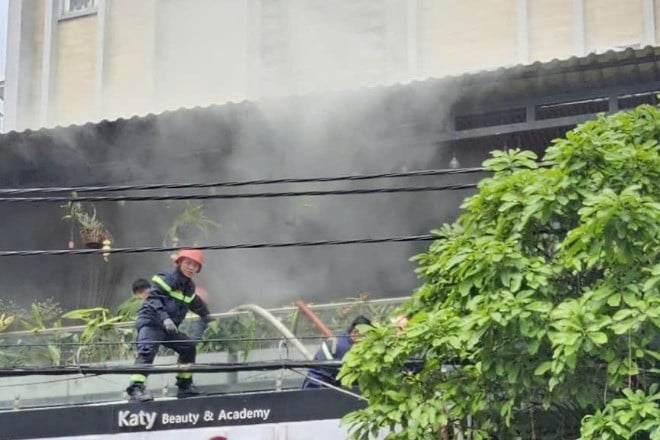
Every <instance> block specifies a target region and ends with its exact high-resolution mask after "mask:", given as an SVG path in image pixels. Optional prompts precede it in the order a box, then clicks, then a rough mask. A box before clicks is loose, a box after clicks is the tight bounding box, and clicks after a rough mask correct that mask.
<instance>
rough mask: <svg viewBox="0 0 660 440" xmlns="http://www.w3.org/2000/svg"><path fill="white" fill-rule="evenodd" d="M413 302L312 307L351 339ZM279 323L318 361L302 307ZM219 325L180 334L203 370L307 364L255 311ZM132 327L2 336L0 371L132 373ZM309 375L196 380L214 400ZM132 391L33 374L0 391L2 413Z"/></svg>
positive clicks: (166, 384)
mask: <svg viewBox="0 0 660 440" xmlns="http://www.w3.org/2000/svg"><path fill="white" fill-rule="evenodd" d="M406 299H407V298H388V299H377V300H350V301H345V302H339V303H328V304H309V305H308V307H309V309H311V310H312V311H313V312H314V314H315V315H316V316H318V317H319V318H320V320H321V321H322V322H323V323H324V324H325V325H326V326H327V327H328V328H329V329H330V330H331V331H332V332H333V333H334V334H338V333H343V332H345V331H346V329H347V328H348V326H349V325H350V322H351V321H352V320H353V319H354V318H355V317H356V316H358V315H364V316H367V317H368V318H370V319H371V320H373V321H374V322H385V321H386V320H388V319H389V317H390V316H391V315H392V313H393V312H394V310H395V309H396V308H397V307H398V306H399V305H400V304H401V303H402V302H403V301H405V300H406ZM268 312H269V314H270V315H272V316H273V317H274V318H275V319H276V320H277V321H278V322H279V323H281V324H282V325H283V326H284V327H286V329H288V330H289V331H290V333H292V334H293V335H294V336H295V338H296V339H297V340H298V341H299V342H300V344H301V345H302V346H304V347H305V348H306V350H307V352H308V353H311V354H313V353H315V352H316V350H317V349H318V347H319V345H320V343H321V341H322V340H323V339H324V338H325V336H324V335H323V334H322V333H321V331H320V330H319V329H318V328H317V327H316V326H315V325H314V324H313V323H312V321H311V320H310V319H309V318H308V317H307V316H306V315H305V314H304V313H303V312H302V311H301V310H300V309H299V308H297V307H293V306H291V307H281V308H276V309H269V310H268ZM212 316H213V318H215V320H214V321H213V322H212V323H211V324H210V325H209V327H208V328H207V329H206V331H205V332H204V334H203V335H200V328H199V321H198V320H197V318H196V317H194V316H191V317H190V319H186V321H184V323H183V325H182V331H184V332H185V333H187V334H188V335H189V336H191V337H193V338H199V340H200V342H199V344H198V358H197V362H198V363H200V364H201V363H205V364H210V363H227V362H232V363H234V362H239V363H240V362H250V363H254V362H270V361H282V360H304V359H305V356H304V355H303V354H302V353H301V351H300V349H298V348H296V344H293V343H292V341H290V340H289V338H287V337H286V336H284V335H283V334H282V333H281V332H280V331H278V330H277V329H276V327H275V326H274V325H273V324H272V323H270V322H268V321H267V320H266V319H263V318H262V317H261V316H259V315H257V314H255V313H252V312H250V311H233V312H226V313H218V314H214V315H212ZM133 326H134V323H133V322H119V323H114V324H107V325H105V324H103V323H101V324H99V325H97V326H95V327H94V326H90V325H87V326H69V327H62V328H48V329H42V330H38V331H14V332H4V333H0V368H2V369H13V368H30V369H32V368H37V369H38V368H51V367H57V366H78V365H84V366H89V365H97V366H103V367H108V369H112V367H114V366H125V365H132V364H133V362H134V358H135V347H136V344H135V331H134V328H133ZM156 363H157V364H175V363H176V356H175V353H174V352H172V351H170V350H168V349H165V348H161V352H160V353H159V356H158V357H157V358H156ZM303 375H304V371H295V370H291V369H289V370H276V371H242V372H238V373H209V374H197V375H196V377H195V382H196V383H197V384H198V385H199V386H200V387H201V388H203V389H205V390H206V391H208V392H214V393H215V392H245V391H253V390H263V389H286V388H291V387H298V386H300V383H301V382H302V379H303V377H304V376H303ZM127 383H128V377H127V376H126V375H118V374H103V375H95V376H84V375H81V374H71V375H66V376H46V375H43V374H30V375H27V376H20V377H13V376H11V377H6V378H3V380H2V382H1V383H0V409H10V408H15V407H18V408H25V407H32V406H41V405H69V404H78V403H91V402H102V401H111V400H118V399H121V398H122V395H121V393H122V391H123V389H124V388H125V387H126V385H127ZM148 383H149V388H150V389H152V391H153V392H155V394H156V395H159V396H168V395H170V394H172V393H173V392H174V390H173V389H172V386H173V385H172V384H173V383H174V374H156V375H152V376H151V377H150V378H149V382H148Z"/></svg>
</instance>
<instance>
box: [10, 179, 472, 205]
mask: <svg viewBox="0 0 660 440" xmlns="http://www.w3.org/2000/svg"><path fill="white" fill-rule="evenodd" d="M476 187H477V184H476V183H463V184H455V185H437V186H407V187H406V186H404V187H397V188H361V189H345V190H325V191H319V190H316V191H287V192H262V193H238V194H185V195H164V196H55V197H52V196H51V197H0V202H8V203H23V202H47V203H51V202H57V203H62V202H69V201H75V202H119V201H126V202H145V201H157V200H209V199H256V198H275V197H300V196H331V195H333V196H334V195H355V194H378V193H381V194H384V193H403V192H406V193H412V192H424V191H457V190H463V189H471V188H476Z"/></svg>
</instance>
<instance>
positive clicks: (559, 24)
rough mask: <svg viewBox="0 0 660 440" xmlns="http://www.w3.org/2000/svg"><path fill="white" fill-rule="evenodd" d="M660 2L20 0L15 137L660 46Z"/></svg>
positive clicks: (10, 60)
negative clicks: (33, 130) (26, 132)
mask: <svg viewBox="0 0 660 440" xmlns="http://www.w3.org/2000/svg"><path fill="white" fill-rule="evenodd" d="M659 5H660V0H627V1H625V2H622V1H620V0H488V1H484V0H462V1H460V2H456V1H452V0H351V1H327V0H226V1H217V0H185V1H184V0H141V1H133V0H12V1H11V2H9V28H8V51H7V74H6V78H7V81H6V92H5V120H4V130H5V131H9V130H22V129H26V128H36V127H44V126H45V127H48V126H55V125H67V124H72V123H83V122H87V121H96V120H100V119H107V118H109V119H115V118H119V117H125V116H131V115H135V114H146V113H158V112H162V111H164V110H169V109H175V108H179V107H190V106H199V105H202V106H203V105H209V104H220V103H225V102H230V101H233V102H238V101H242V100H245V99H248V100H260V99H265V98H271V97H281V96H287V95H292V94H304V93H309V92H311V91H327V90H342V89H355V88H360V87H369V86H374V85H381V84H393V83H400V82H409V81H414V80H419V79H424V78H429V77H443V76H447V75H456V74H461V73H464V72H472V71H476V70H483V69H494V68H497V67H503V66H511V65H516V64H521V63H522V64H527V63H531V62H535V61H547V60H550V59H553V58H559V59H563V58H569V57H571V56H574V55H575V56H582V55H585V54H587V53H592V52H601V51H606V50H610V49H617V48H627V47H633V48H638V47H642V46H647V45H652V46H654V45H656V42H657V41H658V40H660V35H659V34H660V21H659V20H660V13H658V12H657V11H658V7H659Z"/></svg>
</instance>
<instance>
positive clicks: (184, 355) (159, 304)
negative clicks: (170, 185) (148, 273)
mask: <svg viewBox="0 0 660 440" xmlns="http://www.w3.org/2000/svg"><path fill="white" fill-rule="evenodd" d="M174 263H175V264H176V268H175V269H174V270H172V271H169V272H165V273H159V274H158V275H155V276H154V277H153V278H152V279H151V281H152V284H151V288H150V290H149V295H148V296H147V298H146V299H145V300H144V302H143V303H142V307H141V308H140V310H139V312H138V315H137V319H136V321H135V327H136V329H137V331H138V337H137V359H136V361H135V363H136V365H150V364H152V363H153V361H154V358H155V357H156V353H157V352H158V348H159V346H160V344H163V345H164V346H165V347H168V348H171V349H172V350H174V351H175V352H177V353H178V354H179V363H181V364H192V363H194V362H195V356H196V348H195V345H196V343H195V342H194V341H192V340H190V338H189V337H188V336H187V335H185V334H184V333H182V332H180V331H179V325H181V322H182V321H183V320H184V319H185V317H186V313H188V310H189V309H190V310H191V311H192V312H193V313H196V314H197V315H199V317H200V318H201V322H202V323H203V325H204V326H206V325H207V324H208V322H209V321H210V317H209V310H208V308H207V307H206V305H205V304H204V302H203V301H202V300H201V299H200V298H199V297H198V296H196V295H195V283H194V282H193V280H192V277H193V276H194V275H195V274H196V273H199V271H200V270H202V265H203V264H204V254H202V252H201V251H199V250H196V249H182V250H181V251H179V253H178V254H177V258H176V260H175V262H174ZM146 380H147V376H146V375H145V374H134V375H132V376H131V383H130V385H129V387H128V388H127V389H126V391H127V393H128V395H129V399H130V400H133V401H139V402H146V401H149V400H153V396H152V395H151V394H149V393H148V392H147V391H146V389H145V382H146ZM176 385H177V388H178V392H177V397H180V398H181V397H191V396H197V395H199V394H200V393H199V391H198V390H197V388H196V387H195V386H194V385H193V383H192V374H191V373H187V372H184V373H179V374H177V382H176Z"/></svg>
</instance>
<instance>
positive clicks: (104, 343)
mask: <svg viewBox="0 0 660 440" xmlns="http://www.w3.org/2000/svg"><path fill="white" fill-rule="evenodd" d="M62 331H63V332H67V333H68V331H67V330H66V327H63V328H62ZM36 335H38V334H36ZM3 336H5V337H7V336H11V333H5V334H4V335H3ZM296 338H297V339H299V340H306V341H322V340H325V339H327V338H326V337H325V336H297V337H296ZM275 341H278V342H280V341H288V339H287V338H283V337H282V336H279V337H273V338H209V339H202V338H199V339H183V340H174V339H167V340H163V341H150V343H153V344H166V343H172V342H194V343H196V344H202V343H205V342H212V343H215V342H227V343H233V342H275ZM137 344H138V342H137V341H95V342H41V343H28V344H23V343H21V344H8V343H0V348H23V347H48V346H50V345H54V346H57V347H81V346H85V347H103V346H111V345H137Z"/></svg>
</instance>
